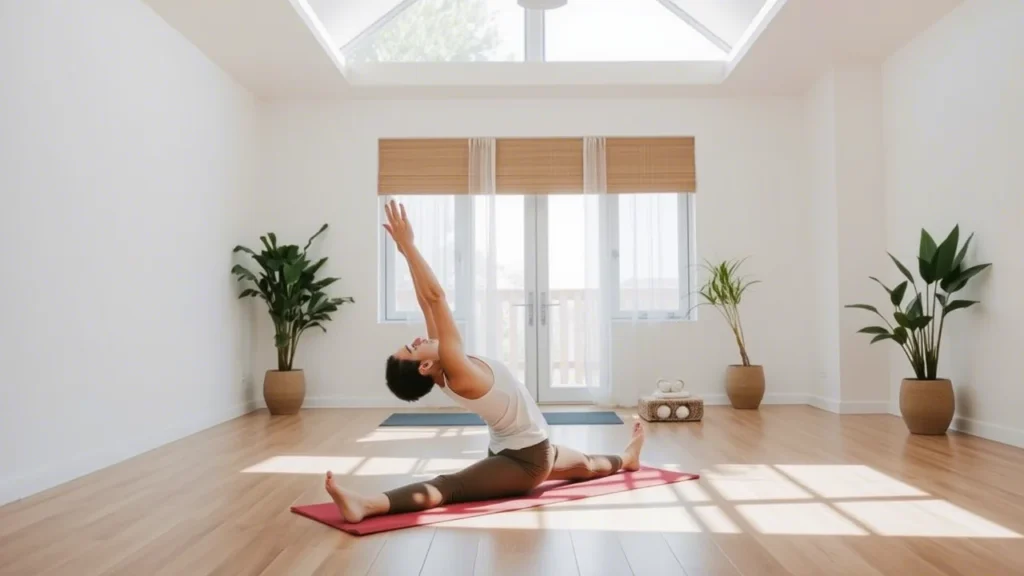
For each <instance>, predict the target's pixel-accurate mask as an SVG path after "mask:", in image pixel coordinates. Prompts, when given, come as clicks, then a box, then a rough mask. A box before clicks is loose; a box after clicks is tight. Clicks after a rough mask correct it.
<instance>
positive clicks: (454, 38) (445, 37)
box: [344, 0, 526, 63]
mask: <svg viewBox="0 0 1024 576" xmlns="http://www.w3.org/2000/svg"><path fill="white" fill-rule="evenodd" d="M344 53H345V59H346V60H347V61H349V62H354V63H362V62H522V61H523V60H524V59H525V53H526V16H525V12H524V11H523V9H522V8H520V7H519V6H518V5H517V4H516V3H515V2H514V1H513V0H417V1H416V2H413V3H411V4H409V6H408V7H407V8H405V9H403V10H402V11H401V12H400V13H399V14H397V15H396V16H394V17H393V18H390V19H387V20H386V21H385V22H383V25H382V26H381V27H380V28H377V29H370V30H368V31H367V33H366V35H365V36H364V37H362V38H358V39H356V40H355V41H353V43H352V46H350V47H347V48H346V49H345V51H344Z"/></svg>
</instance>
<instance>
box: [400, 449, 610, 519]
mask: <svg viewBox="0 0 1024 576" xmlns="http://www.w3.org/2000/svg"><path fill="white" fill-rule="evenodd" d="M621 469H622V458H621V457H619V456H590V455H587V454H583V453H581V452H577V451H575V450H572V449H571V448H565V447H564V446H554V445H552V444H551V443H550V442H548V441H547V440H545V441H543V442H541V443H540V444H535V445H533V446H529V447H527V448H523V449H521V450H502V451H501V452H499V453H498V454H493V453H491V452H489V451H488V456H487V458H484V459H483V460H481V461H479V462H477V463H475V464H473V465H472V466H469V467H468V468H465V469H463V470H460V471H458V472H455V473H454V474H442V475H440V476H438V477H436V478H434V479H432V480H428V481H426V482H417V483H414V484H409V485H406V486H402V487H401V488H395V489H394V490H389V491H387V492H385V493H384V494H385V495H386V496H387V497H388V500H389V501H390V502H391V508H390V510H389V511H388V513H389V514H400V513H403V512H416V511H419V510H426V509H428V508H435V507H437V506H443V505H445V504H455V503H457V502H478V501H481V500H492V499H496V498H508V497H513V496H522V495H524V494H526V493H528V492H529V491H530V490H533V489H534V488H536V487H537V486H538V485H539V484H540V483H541V482H544V481H545V480H570V481H574V482H576V481H581V480H591V479H594V478H602V477H604V476H609V475H611V474H614V473H616V472H618V471H619V470H621Z"/></svg>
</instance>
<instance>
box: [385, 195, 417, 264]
mask: <svg viewBox="0 0 1024 576" xmlns="http://www.w3.org/2000/svg"><path fill="white" fill-rule="evenodd" d="M384 213H385V214H386V215H387V217H388V223H387V224H385V225H384V229H385V230H387V231H388V234H390V235H391V239H392V240H394V241H395V246H397V247H398V251H399V252H401V253H402V254H405V248H406V247H407V246H412V244H413V233H412V225H410V224H409V218H408V217H407V216H406V215H405V206H404V205H402V204H398V203H396V202H395V201H394V200H391V201H390V202H388V203H387V204H385V205H384Z"/></svg>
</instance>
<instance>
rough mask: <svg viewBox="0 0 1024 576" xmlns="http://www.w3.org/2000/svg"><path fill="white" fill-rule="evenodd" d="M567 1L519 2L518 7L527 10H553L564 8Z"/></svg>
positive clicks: (521, 0)
mask: <svg viewBox="0 0 1024 576" xmlns="http://www.w3.org/2000/svg"><path fill="white" fill-rule="evenodd" d="M567 1H568V0H519V5H520V6H522V7H523V8H526V9H527V10H554V9H555V8H561V7H562V6H565V3H566V2H567Z"/></svg>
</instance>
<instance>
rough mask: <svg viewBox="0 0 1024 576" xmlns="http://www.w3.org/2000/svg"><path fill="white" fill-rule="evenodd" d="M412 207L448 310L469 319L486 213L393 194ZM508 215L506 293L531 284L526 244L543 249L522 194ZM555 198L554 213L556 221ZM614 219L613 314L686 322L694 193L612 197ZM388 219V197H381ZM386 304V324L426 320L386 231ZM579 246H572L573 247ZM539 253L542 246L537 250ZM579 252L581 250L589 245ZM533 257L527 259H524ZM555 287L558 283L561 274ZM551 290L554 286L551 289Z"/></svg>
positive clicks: (511, 200) (500, 240)
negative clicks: (530, 233) (529, 228)
mask: <svg viewBox="0 0 1024 576" xmlns="http://www.w3.org/2000/svg"><path fill="white" fill-rule="evenodd" d="M393 198H394V199H395V200H397V201H399V202H402V203H404V204H405V207H406V211H407V212H408V214H409V218H410V219H411V220H412V221H413V222H415V226H416V237H417V244H416V245H417V247H418V248H419V250H420V252H421V253H422V254H423V257H424V258H425V259H426V260H427V262H428V263H429V264H430V266H431V267H432V268H433V270H434V274H435V275H436V276H437V278H438V281H440V282H441V285H442V286H443V287H444V289H445V292H446V294H447V297H448V305H449V306H451V307H452V311H453V314H454V315H455V317H456V319H458V320H466V319H467V318H468V316H469V314H470V310H469V309H470V301H471V298H470V293H471V291H472V290H473V285H474V282H476V283H479V282H481V278H480V277H479V275H480V272H479V271H478V273H477V275H476V277H474V274H473V270H472V268H473V262H472V260H473V259H472V258H471V257H470V255H471V254H472V252H473V249H474V248H473V247H474V246H475V245H478V244H481V243H482V240H481V239H480V238H477V237H478V236H479V235H480V234H481V230H482V229H486V226H487V224H486V223H483V222H482V221H481V222H480V223H478V221H479V219H480V217H481V216H480V214H477V211H476V210H474V202H473V200H474V198H473V197H471V196H464V195H459V196H455V195H409V196H394V197H393ZM497 198H498V201H499V202H500V205H499V214H501V216H502V217H501V218H499V220H498V221H497V222H495V223H494V224H492V225H493V226H494V228H493V230H494V233H495V234H496V235H497V238H496V239H495V246H496V248H497V250H498V252H499V254H498V256H499V260H500V262H502V263H505V264H507V267H508V270H506V269H504V268H500V267H499V268H500V269H499V270H497V282H498V287H499V288H500V289H504V288H509V289H513V288H517V287H521V286H523V285H524V281H525V280H524V278H523V277H522V276H523V274H524V272H523V271H524V270H525V269H526V267H527V266H530V265H534V264H535V263H534V262H530V261H529V260H530V259H531V258H532V256H531V255H530V254H529V253H528V252H526V251H525V248H524V246H526V245H527V244H529V245H531V246H535V245H536V241H535V240H534V239H531V238H526V237H525V230H524V227H523V225H522V223H523V222H524V221H525V218H527V217H533V215H532V213H528V212H524V210H526V206H527V204H525V203H524V197H523V196H498V197H497ZM559 198H561V199H563V200H564V199H567V198H568V197H558V196H554V197H552V198H549V202H550V203H551V205H550V207H549V209H548V211H549V213H550V214H552V216H557V215H556V214H555V212H558V210H557V207H558V205H559V204H558V202H557V200H558V199H559ZM606 198H607V200H608V202H607V204H606V206H607V208H608V214H607V216H608V217H607V218H606V219H605V222H607V223H608V227H609V229H608V230H606V231H604V233H603V234H604V235H605V237H606V238H607V239H608V241H609V253H608V260H607V261H606V263H607V266H608V267H607V270H608V287H609V293H610V296H611V297H610V301H611V304H612V316H613V318H617V319H631V318H634V317H636V318H639V319H644V320H679V319H684V318H687V313H688V311H689V310H690V301H691V300H690V294H691V292H692V286H691V274H690V269H691V255H692V246H691V238H692V235H691V228H692V227H691V222H692V215H693V204H694V195H693V194H677V193H665V194H609V195H608V196H607V197H606ZM379 201H380V206H379V210H380V213H381V214H383V211H384V203H385V202H386V201H387V198H386V197H383V196H382V197H381V198H380V200H379ZM381 239H382V241H383V249H382V250H381V254H382V262H381V270H382V274H381V279H382V282H381V302H382V306H381V308H382V312H383V314H382V316H383V319H384V320H385V321H398V322H409V321H415V320H417V319H419V318H420V315H421V313H420V310H419V304H418V303H417V302H416V294H415V290H414V287H413V284H412V278H411V277H410V275H409V269H408V266H407V265H406V263H405V261H404V259H403V258H402V257H401V255H399V254H398V253H397V252H396V249H395V246H394V243H393V242H392V241H391V239H390V238H389V237H388V236H387V233H386V232H385V231H383V230H381ZM572 245H575V244H572V243H570V246H572ZM538 248H539V247H538ZM579 249H582V245H581V246H580V248H579ZM523 257H525V258H526V260H527V261H526V262H524V261H523ZM549 281H550V282H552V283H553V285H554V284H557V282H558V274H557V273H553V274H552V276H551V278H550V279H549ZM552 289H554V288H553V287H552Z"/></svg>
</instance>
